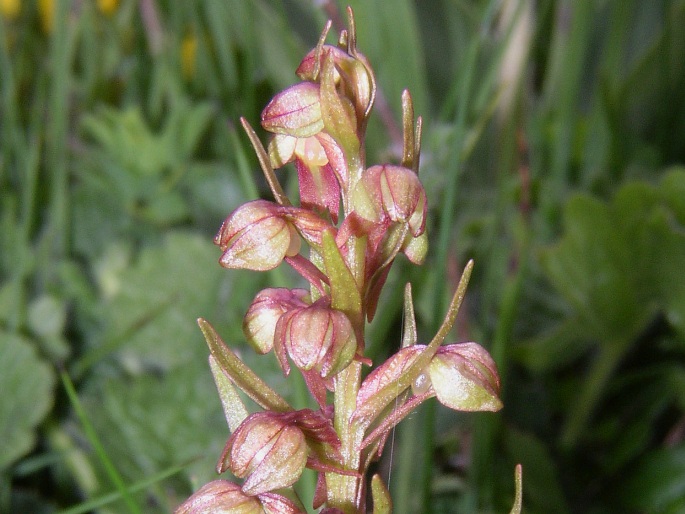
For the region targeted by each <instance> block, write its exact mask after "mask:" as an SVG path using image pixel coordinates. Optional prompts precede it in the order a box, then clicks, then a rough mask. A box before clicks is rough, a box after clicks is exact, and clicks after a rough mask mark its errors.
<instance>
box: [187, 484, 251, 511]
mask: <svg viewBox="0 0 685 514" xmlns="http://www.w3.org/2000/svg"><path fill="white" fill-rule="evenodd" d="M174 512H175V514H214V513H216V512H231V513H232V514H262V513H263V512H264V510H263V509H262V506H261V505H260V502H259V500H258V499H257V498H255V497H252V496H248V495H246V494H245V493H243V492H242V491H241V490H240V486H239V485H238V484H234V483H233V482H229V481H228V480H214V481H212V482H209V483H208V484H205V485H204V486H203V487H201V488H200V489H198V490H197V491H195V493H193V495H192V496H191V497H190V498H188V499H187V500H186V501H184V502H183V503H182V504H181V505H179V506H178V508H177V509H176V510H175V511H174Z"/></svg>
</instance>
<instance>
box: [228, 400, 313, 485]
mask: <svg viewBox="0 0 685 514" xmlns="http://www.w3.org/2000/svg"><path fill="white" fill-rule="evenodd" d="M308 452H309V450H308V447H307V444H306V442H305V437H304V434H303V433H302V430H300V429H299V428H297V427H296V426H294V424H292V423H289V422H288V421H287V420H286V419H284V418H283V416H280V415H278V414H276V413H272V412H258V413H255V414H252V415H250V416H248V417H247V418H246V419H245V420H244V421H243V422H242V423H241V424H240V426H239V427H238V428H237V429H236V431H235V432H233V434H232V435H231V437H230V438H229V439H228V442H227V443H226V448H225V449H224V453H223V455H222V456H221V460H220V461H219V466H218V469H217V471H219V472H220V473H221V472H223V471H224V470H225V469H227V468H228V469H230V470H231V472H232V473H233V474H234V475H235V476H237V477H238V478H245V482H244V483H243V486H242V491H243V493H245V494H248V495H250V496H254V495H258V494H262V493H266V492H269V491H273V490H275V489H280V488H282V487H288V486H290V485H292V484H294V483H295V482H296V481H297V480H298V479H299V478H300V475H301V474H302V471H303V470H304V467H305V464H306V463H307V455H308Z"/></svg>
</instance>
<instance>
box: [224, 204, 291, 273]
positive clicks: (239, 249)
mask: <svg viewBox="0 0 685 514" xmlns="http://www.w3.org/2000/svg"><path fill="white" fill-rule="evenodd" d="M214 243H215V244H217V245H218V246H219V247H220V248H221V249H222V250H223V252H224V253H223V255H222V256H221V259H220V260H219V262H220V263H221V265H222V266H223V267H225V268H238V269H249V270H254V271H266V270H270V269H273V268H275V267H276V266H278V265H279V264H280V263H281V261H282V260H283V258H284V257H285V256H293V255H297V253H298V252H299V249H300V238H299V236H298V234H297V231H296V230H295V228H294V227H293V226H292V225H291V224H290V223H288V222H287V221H286V220H285V217H284V216H283V211H282V208H281V207H280V206H278V205H277V204H275V203H272V202H267V201H266V200H254V201H252V202H248V203H246V204H243V205H241V206H240V207H238V208H237V209H236V210H235V211H233V213H231V215H230V216H229V217H228V218H226V220H225V221H224V222H223V224H222V225H221V228H220V229H219V233H218V234H217V236H216V237H215V238H214Z"/></svg>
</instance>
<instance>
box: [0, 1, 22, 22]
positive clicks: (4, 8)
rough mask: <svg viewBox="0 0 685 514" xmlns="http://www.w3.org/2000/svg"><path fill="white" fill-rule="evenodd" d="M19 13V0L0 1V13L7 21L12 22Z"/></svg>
mask: <svg viewBox="0 0 685 514" xmlns="http://www.w3.org/2000/svg"><path fill="white" fill-rule="evenodd" d="M19 11H21V2H20V1H19V0H0V12H1V13H2V15H3V16H4V17H5V18H7V19H8V20H14V19H15V18H16V17H17V16H19Z"/></svg>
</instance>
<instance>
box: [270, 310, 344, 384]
mask: <svg viewBox="0 0 685 514" xmlns="http://www.w3.org/2000/svg"><path fill="white" fill-rule="evenodd" d="M275 343H276V345H277V354H279V353H280V356H279V360H280V361H281V365H282V366H283V367H284V370H287V368H288V364H287V361H286V360H285V355H284V353H283V350H285V352H287V354H288V355H289V356H290V358H291V359H292V360H293V362H294V363H295V366H297V367H298V368H299V369H301V370H304V371H308V370H310V369H316V370H317V371H319V372H320V373H321V376H322V377H328V376H331V375H335V374H336V373H338V372H339V371H341V370H342V369H344V368H345V367H347V365H348V364H349V363H350V362H351V361H352V359H353V358H354V354H355V352H356V350H357V339H356V337H355V334H354V329H353V328H352V324H351V323H350V320H349V319H348V318H347V316H346V315H345V314H344V313H343V312H341V311H338V310H335V309H332V308H330V307H329V306H328V305H326V303H325V302H324V301H322V300H319V301H318V302H316V303H314V304H313V305H311V306H308V307H304V308H300V309H294V310H292V311H291V312H288V313H286V314H284V315H283V316H282V317H281V318H280V319H279V321H278V324H277V325H276V333H275ZM279 348H280V349H281V350H280V352H279Z"/></svg>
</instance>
